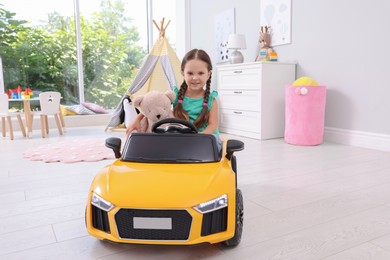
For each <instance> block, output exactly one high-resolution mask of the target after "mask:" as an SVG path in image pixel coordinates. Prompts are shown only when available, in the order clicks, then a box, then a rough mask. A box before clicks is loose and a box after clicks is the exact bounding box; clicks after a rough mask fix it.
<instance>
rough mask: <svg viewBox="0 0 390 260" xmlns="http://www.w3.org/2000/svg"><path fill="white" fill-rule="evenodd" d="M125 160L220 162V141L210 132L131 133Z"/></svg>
mask: <svg viewBox="0 0 390 260" xmlns="http://www.w3.org/2000/svg"><path fill="white" fill-rule="evenodd" d="M122 160H123V161H128V162H143V163H145V162H150V163H207V162H218V161H219V160H220V157H219V154H218V148H217V143H216V140H215V137H214V136H213V135H207V134H155V133H150V134H145V133H133V134H131V135H130V136H129V137H128V139H127V141H126V144H125V147H124V149H123V154H122Z"/></svg>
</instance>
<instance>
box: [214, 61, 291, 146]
mask: <svg viewBox="0 0 390 260" xmlns="http://www.w3.org/2000/svg"><path fill="white" fill-rule="evenodd" d="M295 67H296V66H295V64H293V63H280V62H252V63H241V64H229V65H220V66H217V88H218V94H219V109H220V113H219V117H220V123H219V129H220V131H221V132H222V133H228V134H235V135H241V136H245V137H251V138H256V139H260V140H264V139H271V138H280V137H283V135H284V113H285V111H284V103H285V102H284V92H285V86H286V85H288V84H292V83H293V82H294V80H295V69H296V68H295Z"/></svg>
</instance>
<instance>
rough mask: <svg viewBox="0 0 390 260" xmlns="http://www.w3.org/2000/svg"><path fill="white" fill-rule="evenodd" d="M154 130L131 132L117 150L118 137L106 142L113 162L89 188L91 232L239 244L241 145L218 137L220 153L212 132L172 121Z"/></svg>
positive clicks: (148, 240)
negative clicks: (221, 146) (111, 153)
mask: <svg viewBox="0 0 390 260" xmlns="http://www.w3.org/2000/svg"><path fill="white" fill-rule="evenodd" d="M167 123H169V124H170V125H168V126H166V127H165V128H164V127H161V126H162V125H163V124H165V125H166V124H167ZM172 123H173V124H172ZM152 131H153V132H152V133H132V134H131V135H129V136H128V138H127V140H126V142H125V144H124V147H123V150H122V152H121V151H120V149H121V139H119V138H116V137H111V138H108V139H107V140H106V146H107V147H109V148H111V149H112V150H113V151H114V153H115V156H116V158H118V159H117V160H116V161H115V162H113V163H112V164H110V165H108V166H106V167H104V168H103V169H102V170H101V171H100V172H99V173H98V174H97V175H96V176H95V178H94V180H93V182H92V184H91V187H90V191H89V195H88V202H87V207H86V216H85V219H86V226H87V230H88V232H89V234H91V235H92V236H95V237H97V238H99V239H101V240H110V241H114V242H121V243H134V244H160V245H161V244H165V245H193V244H201V243H218V242H223V243H224V244H225V245H226V246H236V245H238V244H239V243H240V240H241V234H242V228H243V220H244V219H243V215H244V207H243V198H242V193H241V191H240V190H239V189H238V188H237V166H236V165H237V164H236V157H235V156H234V155H233V153H234V152H235V151H240V150H243V149H244V143H243V142H241V141H239V140H227V141H226V140H224V142H223V149H222V151H219V150H218V148H217V142H216V139H215V137H214V136H213V135H208V134H197V129H196V127H195V126H193V125H192V124H191V123H189V122H187V121H184V120H179V119H174V118H169V119H164V120H160V121H159V122H157V123H156V124H155V125H154V126H153V129H152Z"/></svg>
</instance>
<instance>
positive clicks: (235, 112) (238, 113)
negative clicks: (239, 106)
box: [233, 111, 242, 115]
mask: <svg viewBox="0 0 390 260" xmlns="http://www.w3.org/2000/svg"><path fill="white" fill-rule="evenodd" d="M233 113H234V114H237V115H242V112H240V111H233Z"/></svg>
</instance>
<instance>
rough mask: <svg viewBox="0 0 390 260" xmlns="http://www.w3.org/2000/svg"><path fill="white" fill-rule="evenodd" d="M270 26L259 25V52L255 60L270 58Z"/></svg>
mask: <svg viewBox="0 0 390 260" xmlns="http://www.w3.org/2000/svg"><path fill="white" fill-rule="evenodd" d="M270 29H271V26H261V29H260V34H259V45H260V52H259V55H257V58H256V61H267V60H270V54H271V53H272V48H271V47H270V45H271V34H270Z"/></svg>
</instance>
